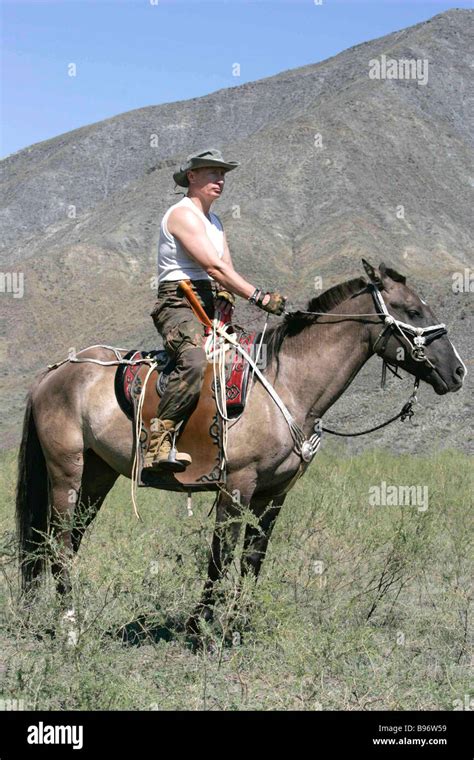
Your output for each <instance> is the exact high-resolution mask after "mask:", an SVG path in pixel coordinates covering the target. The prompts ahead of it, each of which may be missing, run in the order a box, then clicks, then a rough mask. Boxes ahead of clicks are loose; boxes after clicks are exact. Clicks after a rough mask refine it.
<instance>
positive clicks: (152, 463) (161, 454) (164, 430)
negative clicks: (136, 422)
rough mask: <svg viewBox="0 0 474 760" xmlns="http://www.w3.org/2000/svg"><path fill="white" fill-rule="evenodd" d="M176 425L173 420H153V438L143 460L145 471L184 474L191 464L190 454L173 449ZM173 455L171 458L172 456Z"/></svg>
mask: <svg viewBox="0 0 474 760" xmlns="http://www.w3.org/2000/svg"><path fill="white" fill-rule="evenodd" d="M174 429H175V423H174V422H173V420H159V419H157V418H156V417H155V418H154V419H152V420H151V437H150V443H149V444H148V449H147V452H146V454H145V457H144V460H143V469H144V470H153V471H155V472H183V471H184V470H185V469H186V467H187V466H188V465H189V464H191V462H192V459H191V457H190V455H189V454H185V453H180V452H178V451H176V449H174V450H173V449H172V440H173V433H174ZM170 455H171V456H170Z"/></svg>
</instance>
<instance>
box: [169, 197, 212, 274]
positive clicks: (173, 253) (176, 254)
mask: <svg viewBox="0 0 474 760" xmlns="http://www.w3.org/2000/svg"><path fill="white" fill-rule="evenodd" d="M180 206H185V207H186V208H190V209H193V210H194V211H195V213H196V214H197V215H198V216H199V218H200V219H202V220H203V222H204V226H205V228H206V232H207V236H208V238H209V240H210V241H211V243H212V244H213V245H214V248H215V249H216V251H217V254H218V256H219V258H220V259H221V258H222V257H223V255H224V229H223V227H222V224H221V223H220V221H219V219H218V217H217V216H216V215H215V214H213V213H212V212H211V211H210V212H209V216H210V217H211V220H209V219H208V218H207V216H206V215H205V214H203V212H202V211H200V210H199V209H198V208H197V206H196V205H195V204H194V203H193V202H192V200H191V199H190V198H188V197H187V196H186V195H185V196H184V198H182V199H181V200H180V201H178V203H175V204H174V205H173V206H171V207H170V208H169V209H168V211H166V212H165V215H164V216H163V219H162V220H161V225H160V237H159V241H158V283H160V282H170V281H171V282H172V281H174V280H213V278H212V277H211V276H210V275H208V273H207V272H206V270H205V269H204V268H203V267H202V266H201V265H200V264H198V263H197V261H195V260H194V259H193V258H191V256H189V254H188V253H187V252H186V249H185V248H183V246H182V245H181V243H180V242H179V240H178V239H177V238H176V237H175V236H174V235H171V234H170V232H169V231H168V226H167V221H168V217H169V215H170V213H171V212H172V211H173V210H174V209H175V208H179V207H180Z"/></svg>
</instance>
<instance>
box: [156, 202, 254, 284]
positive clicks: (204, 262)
mask: <svg viewBox="0 0 474 760" xmlns="http://www.w3.org/2000/svg"><path fill="white" fill-rule="evenodd" d="M168 230H169V232H170V233H171V234H172V235H174V236H175V237H177V238H178V240H179V242H180V243H181V245H182V246H183V247H184V248H185V249H186V252H187V253H188V254H189V256H191V258H192V259H194V260H195V261H197V263H198V264H200V265H201V266H202V268H203V269H205V270H206V272H207V273H208V275H210V277H213V278H214V279H215V280H217V282H218V283H219V284H220V285H222V286H223V287H224V288H226V289H227V290H230V291H231V293H235V294H236V295H238V296H242V297H243V298H249V297H250V296H251V295H252V293H253V292H254V290H255V286H254V285H251V284H250V283H249V282H247V280H245V279H244V278H243V277H241V275H240V274H238V272H236V271H235V269H234V267H233V264H232V260H231V258H230V252H229V247H228V245H227V241H226V240H225V237H224V240H225V245H224V256H223V258H222V259H220V258H219V254H218V253H217V250H216V249H215V247H214V246H213V244H212V243H211V241H210V240H209V238H208V236H207V234H206V229H205V227H204V223H203V222H202V221H201V220H200V219H199V218H198V217H197V215H196V214H195V213H194V212H193V211H190V210H189V209H184V208H182V209H181V208H180V209H175V210H174V211H173V212H172V213H171V214H170V215H169V217H168Z"/></svg>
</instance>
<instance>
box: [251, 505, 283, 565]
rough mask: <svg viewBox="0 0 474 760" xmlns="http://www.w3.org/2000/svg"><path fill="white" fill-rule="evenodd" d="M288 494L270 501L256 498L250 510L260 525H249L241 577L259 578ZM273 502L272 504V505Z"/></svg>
mask: <svg viewBox="0 0 474 760" xmlns="http://www.w3.org/2000/svg"><path fill="white" fill-rule="evenodd" d="M285 498H286V494H283V495H282V496H277V497H275V498H274V499H271V498H270V499H269V498H268V496H265V497H262V496H255V497H254V498H253V499H252V501H251V503H250V509H251V511H252V512H253V514H254V515H255V516H256V517H257V519H258V525H257V526H254V525H247V528H246V530H245V537H244V546H243V551H242V559H241V575H242V577H244V576H246V575H247V574H249V573H252V574H253V575H254V576H255V578H258V575H259V573H260V570H261V567H262V562H263V560H264V559H265V554H266V552H267V548H268V542H269V540H270V536H271V534H272V531H273V528H274V526H275V522H276V519H277V517H278V515H279V514H280V509H281V507H282V504H283V502H284V501H285ZM270 502H271V503H270Z"/></svg>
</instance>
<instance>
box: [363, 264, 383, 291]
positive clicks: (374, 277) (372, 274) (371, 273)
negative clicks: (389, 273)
mask: <svg viewBox="0 0 474 760" xmlns="http://www.w3.org/2000/svg"><path fill="white" fill-rule="evenodd" d="M362 266H363V267H364V269H365V272H366V274H367V276H368V278H369V280H370V282H372V283H373V284H374V285H380V284H381V281H380V277H379V275H378V274H377V272H376V271H375V269H374V268H373V266H372V264H369V262H368V261H366V260H365V259H362Z"/></svg>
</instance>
